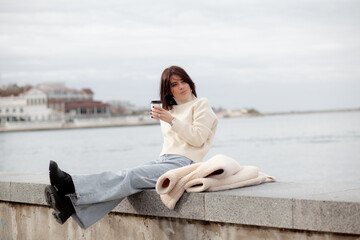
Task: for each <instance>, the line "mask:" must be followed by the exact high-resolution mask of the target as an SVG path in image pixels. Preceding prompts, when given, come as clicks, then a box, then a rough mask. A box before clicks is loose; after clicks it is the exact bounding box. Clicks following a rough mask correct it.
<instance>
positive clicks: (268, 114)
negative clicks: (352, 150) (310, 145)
mask: <svg viewBox="0 0 360 240" xmlns="http://www.w3.org/2000/svg"><path fill="white" fill-rule="evenodd" d="M341 112H360V108H349V109H333V110H308V111H287V112H273V113H262V114H261V115H262V116H274V115H296V114H316V113H341Z"/></svg>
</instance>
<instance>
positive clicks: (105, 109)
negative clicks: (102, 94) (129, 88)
mask: <svg viewBox="0 0 360 240" xmlns="http://www.w3.org/2000/svg"><path fill="white" fill-rule="evenodd" d="M48 106H49V108H51V109H54V110H56V111H59V112H62V113H63V115H64V118H65V119H66V120H67V121H72V120H74V119H75V118H98V117H110V116H111V114H110V109H109V104H105V103H102V102H100V101H93V100H49V101H48Z"/></svg>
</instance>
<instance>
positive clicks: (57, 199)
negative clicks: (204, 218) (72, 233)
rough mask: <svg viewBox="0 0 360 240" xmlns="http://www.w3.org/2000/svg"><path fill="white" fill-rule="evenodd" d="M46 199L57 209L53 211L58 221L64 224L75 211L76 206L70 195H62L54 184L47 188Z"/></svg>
mask: <svg viewBox="0 0 360 240" xmlns="http://www.w3.org/2000/svg"><path fill="white" fill-rule="evenodd" d="M44 193H45V200H46V202H47V204H49V205H50V206H51V207H52V208H53V209H54V210H55V211H54V212H53V213H52V214H53V216H54V217H55V219H56V221H57V222H58V223H60V224H64V223H65V222H66V220H68V218H69V217H70V216H71V215H72V214H74V213H75V209H74V206H73V205H72V203H71V200H70V198H69V197H68V196H64V195H60V194H59V193H58V192H57V191H56V189H55V187H54V186H47V187H46V188H45V192H44Z"/></svg>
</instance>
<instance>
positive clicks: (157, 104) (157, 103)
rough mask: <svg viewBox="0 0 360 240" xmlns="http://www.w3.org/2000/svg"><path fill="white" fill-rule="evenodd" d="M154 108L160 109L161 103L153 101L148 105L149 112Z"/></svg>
mask: <svg viewBox="0 0 360 240" xmlns="http://www.w3.org/2000/svg"><path fill="white" fill-rule="evenodd" d="M154 106H158V107H162V103H161V101H160V100H154V101H151V103H150V111H152V109H153V107H154Z"/></svg>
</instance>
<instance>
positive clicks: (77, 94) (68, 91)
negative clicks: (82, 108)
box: [36, 82, 94, 100]
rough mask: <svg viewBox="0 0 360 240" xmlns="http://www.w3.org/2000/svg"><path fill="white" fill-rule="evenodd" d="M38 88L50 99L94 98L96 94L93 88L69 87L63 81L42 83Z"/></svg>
mask: <svg viewBox="0 0 360 240" xmlns="http://www.w3.org/2000/svg"><path fill="white" fill-rule="evenodd" d="M36 88H37V89H39V90H41V91H43V92H44V93H46V95H47V97H48V99H49V100H92V99H93V96H94V93H93V92H92V91H91V89H87V88H86V89H82V90H77V89H72V88H67V87H66V86H65V83H63V82H54V83H42V84H38V85H37V86H36Z"/></svg>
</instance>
